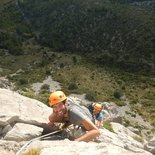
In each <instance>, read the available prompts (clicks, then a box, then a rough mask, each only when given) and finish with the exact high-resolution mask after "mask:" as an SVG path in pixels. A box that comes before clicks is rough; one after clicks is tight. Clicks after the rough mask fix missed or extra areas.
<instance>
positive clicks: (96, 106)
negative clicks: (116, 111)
mask: <svg viewBox="0 0 155 155" xmlns="http://www.w3.org/2000/svg"><path fill="white" fill-rule="evenodd" d="M94 109H95V110H97V111H101V110H102V109H103V107H102V105H101V104H99V103H96V104H95V105H94Z"/></svg>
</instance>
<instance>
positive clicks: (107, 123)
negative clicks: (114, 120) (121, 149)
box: [103, 120, 114, 132]
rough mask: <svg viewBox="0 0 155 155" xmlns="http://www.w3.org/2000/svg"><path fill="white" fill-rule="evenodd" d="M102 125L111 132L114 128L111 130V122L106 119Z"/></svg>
mask: <svg viewBox="0 0 155 155" xmlns="http://www.w3.org/2000/svg"><path fill="white" fill-rule="evenodd" d="M103 127H104V128H106V129H107V130H109V131H111V132H114V130H113V128H112V126H111V124H110V121H108V120H107V121H104V123H103Z"/></svg>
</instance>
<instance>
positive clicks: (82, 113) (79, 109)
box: [67, 98, 94, 126]
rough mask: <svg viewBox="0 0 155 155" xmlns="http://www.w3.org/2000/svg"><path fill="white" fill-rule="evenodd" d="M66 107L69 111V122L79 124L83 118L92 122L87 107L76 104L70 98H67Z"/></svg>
mask: <svg viewBox="0 0 155 155" xmlns="http://www.w3.org/2000/svg"><path fill="white" fill-rule="evenodd" d="M67 107H68V112H69V122H70V123H71V124H74V125H79V126H81V125H82V121H83V120H84V119H90V120H91V121H92V122H93V123H94V119H93V117H92V114H91V113H90V112H89V110H88V108H86V107H84V106H81V105H79V104H76V103H75V102H74V100H72V99H71V98H68V99H67Z"/></svg>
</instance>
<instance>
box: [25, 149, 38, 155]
mask: <svg viewBox="0 0 155 155" xmlns="http://www.w3.org/2000/svg"><path fill="white" fill-rule="evenodd" d="M40 151H41V149H40V148H32V149H30V150H29V151H27V152H24V153H22V155H40Z"/></svg>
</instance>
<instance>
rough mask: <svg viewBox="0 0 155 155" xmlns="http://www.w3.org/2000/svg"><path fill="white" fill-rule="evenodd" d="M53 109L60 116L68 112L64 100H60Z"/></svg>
mask: <svg viewBox="0 0 155 155" xmlns="http://www.w3.org/2000/svg"><path fill="white" fill-rule="evenodd" d="M53 111H54V112H55V113H56V114H57V116H58V117H63V116H64V114H65V113H66V107H65V105H64V103H63V102H60V103H58V104H56V105H54V106H53Z"/></svg>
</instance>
